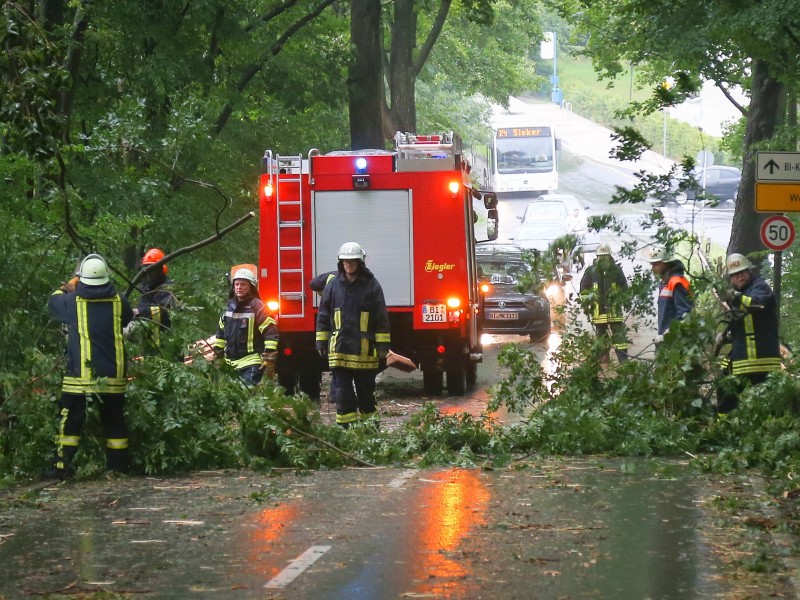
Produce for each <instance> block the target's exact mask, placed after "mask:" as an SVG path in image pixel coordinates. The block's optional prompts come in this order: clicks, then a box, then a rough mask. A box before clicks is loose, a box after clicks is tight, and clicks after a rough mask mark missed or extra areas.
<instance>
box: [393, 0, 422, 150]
mask: <svg viewBox="0 0 800 600" xmlns="http://www.w3.org/2000/svg"><path fill="white" fill-rule="evenodd" d="M416 45H417V13H416V11H415V10H414V0H395V2H394V21H393V22H392V48H391V54H390V59H389V64H390V69H389V96H390V98H391V108H390V111H389V116H390V123H387V125H388V126H389V127H390V128H391V131H390V132H389V133H390V135H393V134H394V132H395V131H403V132H406V131H410V132H412V133H414V132H416V131H417V103H416V99H415V90H416V80H417V73H416V72H415V70H414V57H413V52H414V48H415V47H416Z"/></svg>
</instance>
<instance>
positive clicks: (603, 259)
mask: <svg viewBox="0 0 800 600" xmlns="http://www.w3.org/2000/svg"><path fill="white" fill-rule="evenodd" d="M595 254H596V255H597V258H595V260H594V262H593V263H592V264H591V265H589V267H588V268H587V269H586V271H585V272H584V274H583V277H582V278H581V285H580V298H581V304H582V306H583V309H584V311H585V312H586V314H587V316H588V317H589V319H590V320H591V322H592V324H593V325H594V329H595V333H596V334H597V337H601V336H603V337H607V338H611V346H612V347H613V348H614V351H615V353H616V355H617V360H619V362H621V363H622V362H625V361H626V360H628V340H627V339H626V332H625V322H624V318H623V314H622V313H623V304H624V295H625V291H624V290H626V289H627V288H628V280H627V278H626V277H625V273H623V271H622V268H621V267H620V266H619V265H618V264H617V263H616V261H615V260H614V258H613V257H612V256H611V246H609V245H608V244H606V243H602V244H600V245H599V246H598V247H597V250H596V251H595ZM607 360H608V352H607V351H606V352H605V353H604V354H603V355H602V356H601V361H603V362H605V361H607Z"/></svg>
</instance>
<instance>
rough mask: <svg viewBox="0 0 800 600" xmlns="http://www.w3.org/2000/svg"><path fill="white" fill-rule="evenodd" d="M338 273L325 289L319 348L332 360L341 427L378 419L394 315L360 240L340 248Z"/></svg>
mask: <svg viewBox="0 0 800 600" xmlns="http://www.w3.org/2000/svg"><path fill="white" fill-rule="evenodd" d="M337 258H338V259H339V263H338V273H337V274H336V276H335V277H334V278H333V279H332V280H331V281H330V282H329V283H328V284H327V285H325V287H324V289H323V291H322V299H321V300H320V304H319V312H318V313H317V332H316V344H317V351H318V352H319V353H320V355H321V356H323V357H327V358H328V364H329V366H330V368H331V372H332V374H333V387H334V388H335V390H336V423H337V424H339V425H341V426H342V427H349V426H350V425H351V424H352V423H354V422H356V421H358V420H360V419H371V420H374V421H377V419H378V412H377V405H376V404H375V377H376V375H377V374H378V370H379V368H380V364H381V361H382V360H386V357H387V355H388V353H389V342H390V325H389V312H388V310H387V308H386V300H385V298H384V295H383V288H382V287H381V284H380V283H379V282H378V280H377V279H376V278H375V275H373V274H372V271H370V270H369V269H368V268H367V266H366V264H365V262H364V261H365V258H366V253H365V252H364V249H363V248H362V247H361V245H360V244H358V243H357V242H346V243H344V244H342V246H341V247H340V248H339V252H338V254H337Z"/></svg>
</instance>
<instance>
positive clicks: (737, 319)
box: [717, 253, 781, 413]
mask: <svg viewBox="0 0 800 600" xmlns="http://www.w3.org/2000/svg"><path fill="white" fill-rule="evenodd" d="M725 273H726V274H727V276H728V278H729V279H730V283H731V289H730V290H728V291H727V292H726V293H724V294H723V297H722V299H723V300H724V301H725V302H726V303H727V304H728V306H729V307H730V308H731V309H733V310H732V313H731V317H732V318H733V320H732V321H731V323H730V335H731V349H730V352H729V353H728V356H727V357H726V358H725V359H724V360H723V366H724V367H726V368H727V369H728V372H729V373H731V374H732V375H734V376H735V377H736V380H737V385H736V386H735V388H736V389H731V388H730V386H728V387H726V388H723V387H720V388H718V389H717V410H718V411H719V412H721V413H726V412H730V411H731V410H733V409H735V408H736V407H737V406H738V405H739V394H740V393H741V391H742V390H743V389H744V388H745V387H746V386H747V385H756V384H759V383H761V382H763V381H764V380H765V379H766V378H767V375H769V373H771V372H772V371H777V370H779V369H780V368H781V353H780V341H779V339H778V307H777V302H776V298H775V293H774V292H773V291H772V288H771V287H770V285H769V284H768V283H767V282H766V281H765V280H764V279H763V278H762V277H761V276H760V275H758V274H756V273H755V272H754V271H753V263H752V262H750V259H748V258H747V257H746V256H744V255H743V254H738V253H734V254H731V255H729V256H728V258H727V259H726V260H725Z"/></svg>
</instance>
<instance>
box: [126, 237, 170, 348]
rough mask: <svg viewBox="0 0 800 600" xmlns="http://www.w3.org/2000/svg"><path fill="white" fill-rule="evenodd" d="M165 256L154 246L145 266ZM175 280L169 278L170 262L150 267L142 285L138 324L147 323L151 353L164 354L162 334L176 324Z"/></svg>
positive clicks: (146, 340)
mask: <svg viewBox="0 0 800 600" xmlns="http://www.w3.org/2000/svg"><path fill="white" fill-rule="evenodd" d="M162 258H164V252H163V251H162V250H160V249H158V248H151V249H150V250H148V251H147V252H146V253H145V255H144V257H142V268H146V267H147V266H148V265H152V264H155V263H157V262H158V261H159V260H161V259H162ZM172 285H173V282H172V280H171V279H169V278H168V277H167V265H166V264H163V265H161V266H160V267H158V268H155V269H152V268H151V269H150V270H149V271H147V273H146V274H145V276H144V282H143V283H142V284H141V285H140V286H139V290H140V291H141V296H140V298H139V303H138V304H137V306H136V308H134V309H133V314H134V318H135V320H134V324H137V325H143V326H145V327H144V331H143V336H142V337H143V341H144V346H145V350H146V352H147V353H148V354H160V349H161V346H162V342H163V339H162V336H163V335H165V334H166V332H168V331H169V329H170V327H171V326H172V319H171V312H172V311H173V310H174V309H175V307H176V306H177V302H176V301H175V295H174V294H173V292H172Z"/></svg>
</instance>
